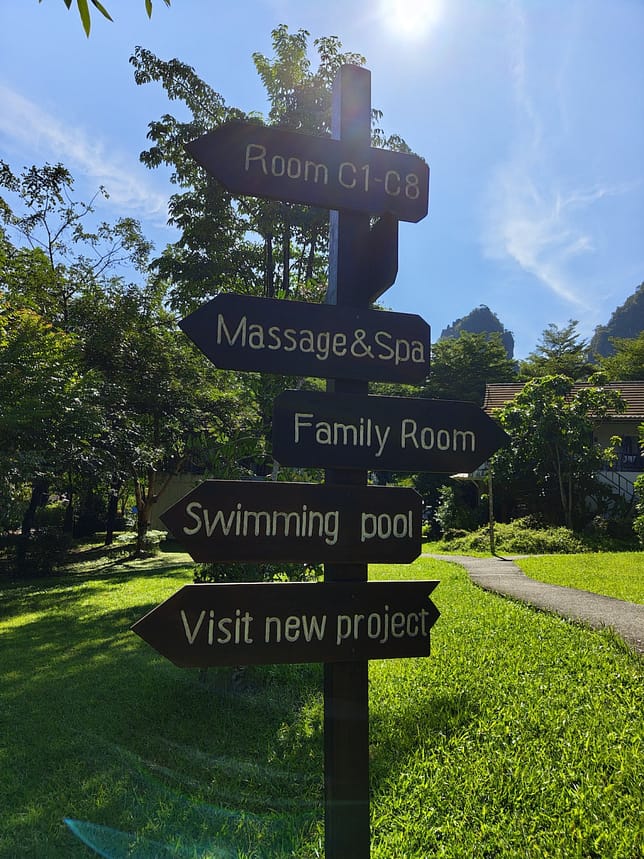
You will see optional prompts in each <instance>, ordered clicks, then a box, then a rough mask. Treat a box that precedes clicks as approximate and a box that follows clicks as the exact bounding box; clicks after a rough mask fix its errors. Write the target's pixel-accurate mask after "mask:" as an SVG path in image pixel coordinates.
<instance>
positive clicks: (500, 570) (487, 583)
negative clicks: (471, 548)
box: [428, 554, 644, 653]
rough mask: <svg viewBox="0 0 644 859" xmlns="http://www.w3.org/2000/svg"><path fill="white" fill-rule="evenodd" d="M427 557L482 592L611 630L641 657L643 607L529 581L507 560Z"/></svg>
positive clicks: (643, 631) (642, 649) (596, 627)
mask: <svg viewBox="0 0 644 859" xmlns="http://www.w3.org/2000/svg"><path fill="white" fill-rule="evenodd" d="M428 557H431V558H437V559H438V560H439V561H452V562H453V563H456V564H460V565H461V566H463V567H465V569H466V570H467V571H468V573H469V576H470V578H471V579H472V581H473V582H474V583H475V584H477V585H479V586H480V587H482V588H484V589H485V590H488V591H494V592H495V593H498V594H504V595H505V596H509V597H513V598H514V599H517V600H520V601H521V602H524V603H528V604H529V605H533V606H536V607H537V608H540V609H545V610H546V611H551V612H554V613H556V614H559V615H561V616H562V617H565V618H569V619H571V620H578V621H582V622H583V623H586V624H588V626H591V627H593V628H594V629H601V628H602V627H611V628H612V629H613V630H614V631H615V632H616V633H617V634H618V635H620V636H621V637H622V638H623V639H624V640H625V641H626V642H628V644H630V645H631V647H633V648H634V649H635V650H636V651H637V652H638V653H644V605H637V604H636V603H631V602H624V601H623V600H617V599H613V598H612V597H605V596H600V595H599V594H592V593H589V591H579V590H575V589H574V588H564V587H561V586H560V585H548V584H544V583H543V582H537V581H535V580H534V579H530V578H528V576H526V575H525V573H523V572H522V571H521V570H520V569H519V568H518V567H517V565H516V564H515V563H514V562H513V561H512V560H511V559H509V558H508V559H505V558H471V557H469V556H468V555H434V554H432V555H429V556H428Z"/></svg>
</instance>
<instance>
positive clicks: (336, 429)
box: [273, 391, 509, 474]
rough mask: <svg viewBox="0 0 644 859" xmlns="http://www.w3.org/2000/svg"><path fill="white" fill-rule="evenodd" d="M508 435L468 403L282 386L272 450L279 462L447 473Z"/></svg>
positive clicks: (468, 465)
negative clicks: (287, 388)
mask: <svg viewBox="0 0 644 859" xmlns="http://www.w3.org/2000/svg"><path fill="white" fill-rule="evenodd" d="M508 441H509V438H508V436H507V434H506V433H505V432H504V431H503V430H502V429H501V427H500V426H499V425H498V424H497V423H496V422H495V421H493V420H492V418H490V417H489V416H488V415H487V414H486V413H485V412H484V411H483V410H482V409H480V408H479V407H478V406H476V405H474V404H473V403H466V402H457V401H453V400H429V399H427V400H426V399H412V398H407V397H376V396H374V397H370V396H357V395H353V394H327V393H319V392H315V391H284V392H283V393H282V394H280V395H279V396H278V397H277V398H276V400H275V404H274V409H273V453H274V455H275V458H276V459H277V460H278V461H279V462H280V463H282V464H284V465H295V466H307V467H324V468H369V469H386V470H391V471H429V472H439V473H448V474H451V473H453V472H463V471H468V472H469V471H474V469H475V468H477V467H478V466H479V465H481V464H482V463H483V462H485V461H486V460H487V459H488V458H489V457H490V456H491V455H492V454H493V453H494V452H495V451H496V450H498V449H499V448H500V447H503V446H504V445H506V444H507V443H508Z"/></svg>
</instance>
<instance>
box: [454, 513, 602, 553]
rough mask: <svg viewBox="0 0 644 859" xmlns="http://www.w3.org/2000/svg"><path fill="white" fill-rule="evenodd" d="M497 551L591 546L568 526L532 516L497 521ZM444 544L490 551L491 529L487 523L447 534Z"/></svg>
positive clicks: (557, 550)
mask: <svg viewBox="0 0 644 859" xmlns="http://www.w3.org/2000/svg"><path fill="white" fill-rule="evenodd" d="M494 536H495V543H496V550H497V552H506V553H507V552H511V553H513V554H517V555H553V554H564V555H565V554H573V553H575V552H586V551H590V547H588V546H587V545H585V544H584V542H583V540H582V539H581V538H580V537H579V536H578V535H577V534H575V533H574V531H571V530H570V529H569V528H564V527H559V528H546V527H543V526H542V525H540V523H539V522H538V520H536V519H535V517H533V516H526V517H524V518H522V519H515V520H514V521H513V522H510V523H507V524H506V523H502V522H500V523H497V524H496V525H495V528H494ZM442 545H443V546H444V548H446V549H449V551H455V552H464V553H467V552H489V550H490V531H489V528H488V526H487V525H485V526H484V527H482V528H479V529H478V530H477V531H474V532H473V533H471V534H467V533H463V532H460V533H454V532H452V534H449V533H448V534H446V535H445V537H444V539H443V541H442Z"/></svg>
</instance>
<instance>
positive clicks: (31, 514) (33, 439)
mask: <svg viewBox="0 0 644 859" xmlns="http://www.w3.org/2000/svg"><path fill="white" fill-rule="evenodd" d="M77 346H78V344H77V342H76V338H75V337H74V336H73V335H71V334H69V333H67V332H64V331H62V330H61V329H59V328H55V327H54V326H52V325H51V324H50V323H48V322H47V321H45V320H44V319H43V318H42V317H41V316H39V314H38V313H36V312H35V311H33V310H29V309H24V308H18V309H16V308H13V307H11V305H9V304H8V302H7V300H6V298H3V297H2V296H1V295H0V404H1V408H0V438H2V451H1V452H0V496H5V497H6V498H8V499H12V500H13V502H14V503H13V504H5V509H4V518H3V517H2V516H1V515H0V528H8V527H14V528H15V527H16V525H17V524H18V521H16V517H17V516H18V514H19V512H20V517H21V518H20V524H21V535H22V536H21V540H20V541H19V543H18V555H17V562H18V568H19V570H21V568H22V567H23V566H24V561H25V559H26V556H27V544H28V542H29V540H30V535H31V531H32V528H33V526H34V522H35V515H36V510H37V507H38V506H39V504H40V502H41V499H42V497H43V494H45V495H46V493H47V492H48V490H49V487H50V484H51V483H52V482H54V481H56V482H57V483H58V485H59V486H60V487H61V489H62V485H61V484H65V485H66V486H68V485H69V484H71V481H72V478H71V476H69V477H67V475H71V474H72V473H73V472H79V471H81V470H82V469H83V468H84V467H85V466H86V465H87V464H88V463H91V461H92V459H93V453H92V442H93V439H94V438H95V437H96V436H97V435H98V434H99V433H100V431H101V427H102V424H101V409H100V407H99V404H98V401H97V387H96V380H95V378H94V377H93V374H91V373H83V372H82V371H81V368H80V366H79V361H78V348H77ZM27 487H29V489H27ZM22 495H24V500H25V501H26V505H22V509H21V510H19V508H18V506H17V505H16V504H15V501H16V499H18V498H19V497H21V496H22ZM0 512H1V511H0ZM21 571H22V570H21Z"/></svg>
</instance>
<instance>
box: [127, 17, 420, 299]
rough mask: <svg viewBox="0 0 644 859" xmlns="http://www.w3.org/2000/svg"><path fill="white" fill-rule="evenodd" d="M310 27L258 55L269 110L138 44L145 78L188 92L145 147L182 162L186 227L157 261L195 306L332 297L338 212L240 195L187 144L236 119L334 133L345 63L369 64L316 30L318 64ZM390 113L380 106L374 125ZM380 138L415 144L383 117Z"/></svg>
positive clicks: (175, 96)
mask: <svg viewBox="0 0 644 859" xmlns="http://www.w3.org/2000/svg"><path fill="white" fill-rule="evenodd" d="M308 37H309V33H308V32H307V31H306V30H299V31H298V32H297V33H289V31H288V27H287V26H286V25H281V26H279V27H277V28H276V29H274V30H273V32H272V40H273V50H274V57H273V58H268V57H266V56H264V55H263V54H260V53H255V54H254V55H253V60H254V63H255V67H256V69H257V71H258V74H259V75H260V77H261V79H262V82H263V84H264V86H265V88H266V92H267V95H268V98H269V102H270V109H269V113H268V116H267V117H265V118H264V117H262V116H260V115H259V114H257V113H252V114H247V113H245V112H244V111H242V110H240V109H239V108H234V107H230V106H228V105H227V104H226V102H225V100H224V98H223V96H222V95H220V94H219V93H218V92H216V91H215V90H214V89H213V88H212V87H211V86H209V85H208V84H206V83H205V82H204V81H203V80H202V79H201V78H199V76H198V75H197V74H196V72H195V70H194V69H193V68H191V67H190V66H188V65H186V64H184V63H182V62H180V61H179V60H177V59H173V60H170V61H164V60H161V59H159V58H158V57H156V56H155V55H154V54H153V53H151V52H150V51H147V50H145V49H143V48H141V47H137V48H136V49H135V52H134V54H133V56H132V57H131V58H130V62H131V63H132V65H133V67H134V79H135V81H136V82H137V84H147V83H152V82H156V83H160V84H161V85H162V86H163V88H164V89H165V91H166V93H167V95H168V98H169V99H171V100H179V101H181V102H183V103H184V104H185V106H186V108H187V109H188V112H189V116H190V119H189V120H188V121H179V120H178V119H176V118H175V117H173V116H171V115H169V114H166V115H164V116H163V117H161V119H160V120H158V121H155V122H151V123H149V126H148V128H149V131H148V137H149V139H150V140H151V141H152V146H151V147H150V148H149V149H147V150H146V151H144V152H142V153H141V161H142V162H143V163H144V164H146V166H148V167H150V168H154V167H158V166H160V165H162V164H165V165H167V166H169V167H170V168H171V169H172V171H173V172H172V175H171V181H172V182H173V183H174V184H175V185H176V186H177V188H178V189H179V190H178V193H177V194H174V195H173V196H172V198H171V200H170V204H169V211H170V220H171V223H173V224H174V225H175V226H177V227H179V229H180V230H181V237H180V239H179V241H177V242H176V243H175V244H174V245H170V246H169V247H168V248H167V249H166V250H165V251H164V253H163V255H162V256H161V257H160V258H158V259H157V260H155V261H154V266H155V268H156V271H157V272H158V275H159V277H161V278H165V279H167V280H168V281H169V282H170V283H171V284H172V289H171V293H170V300H171V302H172V306H173V307H174V308H175V309H176V310H178V311H180V312H182V313H185V312H189V311H191V310H194V309H195V308H196V306H197V305H198V304H199V303H201V302H202V301H204V300H206V299H209V298H212V297H213V295H215V294H217V293H219V292H224V291H234V292H243V293H251V294H261V295H265V296H268V297H273V296H281V297H300V298H301V297H306V298H307V299H309V300H310V299H311V298H313V297H315V298H316V299H317V300H320V299H321V298H322V295H323V293H324V290H325V288H326V283H325V281H326V264H327V249H328V236H327V223H328V213H327V212H326V211H321V210H319V209H316V208H314V207H310V206H295V205H290V204H285V203H280V202H273V201H264V200H256V199H251V198H245V197H243V198H233V197H231V195H230V194H229V193H228V192H227V191H226V190H225V189H224V188H223V187H222V186H221V185H220V184H219V182H217V181H216V180H215V179H213V178H212V177H210V176H209V175H208V174H206V172H205V171H204V170H203V169H202V168H200V167H199V166H197V164H196V162H195V161H194V160H193V159H192V158H191V157H190V156H189V155H188V154H187V153H186V151H185V148H184V147H185V144H186V143H188V142H189V141H191V140H193V139H195V138H196V137H198V136H200V135H201V134H204V133H206V132H207V131H211V130H212V129H214V128H216V127H218V126H219V125H221V124H222V123H225V122H227V121H230V120H234V119H237V120H244V121H247V122H248V121H250V122H257V123H267V124H271V125H279V126H280V127H283V128H288V129H291V130H295V131H300V132H304V133H307V134H316V135H320V136H324V135H329V134H330V126H331V86H332V82H333V79H334V77H335V75H336V73H337V71H338V69H339V68H340V66H342V65H343V64H346V63H353V64H359V65H361V64H364V62H365V59H364V57H362V56H360V55H358V54H355V53H350V52H349V53H347V52H343V51H342V49H341V48H342V46H341V44H340V42H339V40H338V39H337V38H335V37H326V38H319V39H315V40H314V43H313V45H314V47H315V49H316V51H317V55H318V65H317V68H315V69H313V68H312V64H311V61H310V59H309V56H308V55H309V50H308V47H309V46H308ZM380 116H381V114H380V113H379V112H378V111H374V112H373V117H374V126H375V123H376V122H377V121H378V120H379V118H380ZM373 135H374V138H375V139H376V140H377V142H378V144H379V145H382V146H387V147H389V148H397V149H405V150H408V147H407V146H406V144H405V143H404V141H403V140H401V138H400V137H398V136H397V135H392V136H390V137H385V136H384V133H383V132H382V130H381V129H379V128H376V127H374V130H373Z"/></svg>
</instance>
